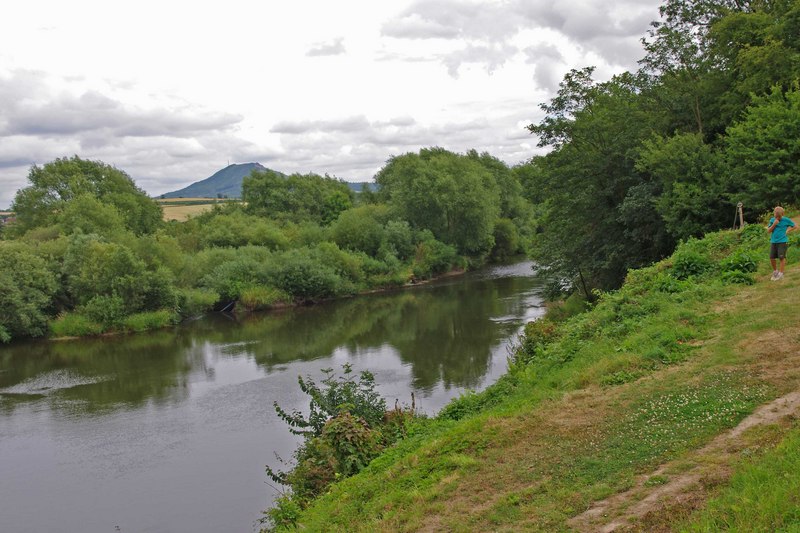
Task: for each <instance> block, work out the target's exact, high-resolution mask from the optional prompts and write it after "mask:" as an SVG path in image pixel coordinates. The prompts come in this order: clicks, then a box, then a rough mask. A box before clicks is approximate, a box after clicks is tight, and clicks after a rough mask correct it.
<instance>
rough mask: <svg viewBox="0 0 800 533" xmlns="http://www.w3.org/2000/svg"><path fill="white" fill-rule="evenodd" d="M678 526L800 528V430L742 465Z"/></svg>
mask: <svg viewBox="0 0 800 533" xmlns="http://www.w3.org/2000/svg"><path fill="white" fill-rule="evenodd" d="M677 529H679V530H680V531H686V532H689V531H691V532H698V531H702V532H712V531H747V532H753V533H756V532H764V533H772V532H779V531H784V532H789V531H800V430H797V429H795V430H794V431H792V432H791V434H790V435H789V436H788V437H786V439H784V441H783V442H782V443H781V444H780V445H779V446H778V447H777V448H775V449H774V450H771V451H769V452H767V453H766V454H764V455H763V456H762V457H760V458H759V459H757V460H756V461H753V462H750V463H747V464H745V465H742V467H740V469H739V470H738V471H737V472H736V473H735V474H734V476H733V478H732V479H731V481H730V484H729V485H728V486H727V487H725V489H724V490H722V492H721V493H720V494H719V495H718V496H716V497H715V498H713V499H711V500H710V501H709V502H708V506H707V507H706V509H705V510H703V511H701V512H700V513H698V514H697V515H696V516H694V517H693V518H692V519H691V520H689V521H688V522H687V523H684V524H682V525H680V526H679V527H678V528H677Z"/></svg>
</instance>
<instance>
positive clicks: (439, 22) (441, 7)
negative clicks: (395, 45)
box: [381, 0, 518, 41]
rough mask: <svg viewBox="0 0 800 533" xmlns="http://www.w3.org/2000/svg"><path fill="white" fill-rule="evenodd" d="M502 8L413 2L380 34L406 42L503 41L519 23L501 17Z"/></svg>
mask: <svg viewBox="0 0 800 533" xmlns="http://www.w3.org/2000/svg"><path fill="white" fill-rule="evenodd" d="M505 12H506V10H505V9H504V7H503V6H502V5H496V4H486V3H478V2H464V1H459V0H427V1H421V2H416V3H415V4H412V5H411V6H410V7H409V8H408V9H406V10H405V11H403V12H402V13H400V14H399V15H398V16H397V17H395V18H394V19H391V20H389V21H387V22H385V23H384V25H383V28H382V30H381V33H382V34H383V35H385V36H388V37H399V38H405V39H430V38H447V39H455V38H465V39H481V40H488V41H504V40H505V39H506V38H508V36H509V35H513V34H514V33H516V31H517V29H518V21H516V20H514V19H513V18H510V17H507V16H504V13H505Z"/></svg>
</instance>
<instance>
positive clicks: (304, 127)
mask: <svg viewBox="0 0 800 533" xmlns="http://www.w3.org/2000/svg"><path fill="white" fill-rule="evenodd" d="M368 126H369V122H368V121H367V119H366V117H364V116H354V117H348V118H344V119H341V120H306V121H296V122H295V121H284V122H278V123H277V124H275V125H274V126H273V127H272V128H271V129H270V131H271V132H272V133H287V134H298V133H309V132H315V131H317V132H332V131H336V132H348V131H358V130H362V129H364V128H366V127H368Z"/></svg>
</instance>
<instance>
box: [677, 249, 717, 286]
mask: <svg viewBox="0 0 800 533" xmlns="http://www.w3.org/2000/svg"><path fill="white" fill-rule="evenodd" d="M711 268H712V263H711V260H710V259H708V258H707V257H706V256H704V255H701V254H699V253H698V252H694V251H691V250H685V251H679V252H677V253H676V254H675V255H673V256H672V274H673V275H674V276H675V278H677V279H680V280H683V279H688V278H690V277H697V276H702V275H703V274H705V273H706V272H708V271H709V270H711Z"/></svg>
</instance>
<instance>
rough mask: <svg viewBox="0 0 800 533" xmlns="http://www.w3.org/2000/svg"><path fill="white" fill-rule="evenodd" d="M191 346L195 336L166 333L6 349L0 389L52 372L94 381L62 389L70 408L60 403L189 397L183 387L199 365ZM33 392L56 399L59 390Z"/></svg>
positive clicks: (83, 405) (9, 399)
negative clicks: (52, 394) (52, 396)
mask: <svg viewBox="0 0 800 533" xmlns="http://www.w3.org/2000/svg"><path fill="white" fill-rule="evenodd" d="M190 343H191V338H189V337H186V336H184V335H180V334H176V333H174V332H173V331H166V330H165V331H156V332H152V333H149V334H142V335H126V336H117V337H106V338H99V339H83V340H75V341H63V342H62V341H58V342H31V343H26V344H22V345H12V346H10V347H7V348H4V349H3V352H2V356H0V370H2V372H0V389H2V388H8V387H13V386H14V385H18V384H21V383H24V382H25V381H27V380H29V379H34V378H36V377H40V376H42V375H43V374H47V373H50V372H56V371H67V372H69V378H70V379H75V380H78V381H79V382H80V381H89V383H86V384H83V385H75V386H72V387H69V388H64V389H61V390H58V391H57V394H56V395H55V396H54V398H57V400H58V401H59V405H62V406H64V407H66V406H69V405H71V402H66V403H64V402H60V400H78V401H79V402H80V403H79V404H77V405H75V404H72V405H75V407H76V408H77V409H81V410H82V411H92V410H102V409H107V408H110V407H114V406H117V405H119V404H126V405H131V404H140V403H142V402H145V401H154V402H156V403H165V402H168V401H175V400H177V399H180V398H182V397H184V396H185V394H186V388H185V386H183V385H185V382H186V378H187V375H188V373H189V371H190V370H191V369H192V368H193V367H194V366H196V365H197V363H198V361H197V360H196V357H191V352H190V351H187V349H186V348H187V346H188V345H189V344H190ZM193 359H194V360H193ZM200 362H201V363H202V359H201V361H200ZM43 385H47V383H44V384H43ZM31 392H32V393H33V394H37V393H42V394H48V395H50V393H51V392H53V391H50V390H48V389H46V388H45V389H43V390H40V391H39V390H32V391H31ZM24 396H26V395H13V396H12V395H7V396H6V401H3V402H1V403H0V405H3V406H7V404H9V403H10V404H11V405H13V404H15V403H17V402H20V401H23V398H24Z"/></svg>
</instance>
